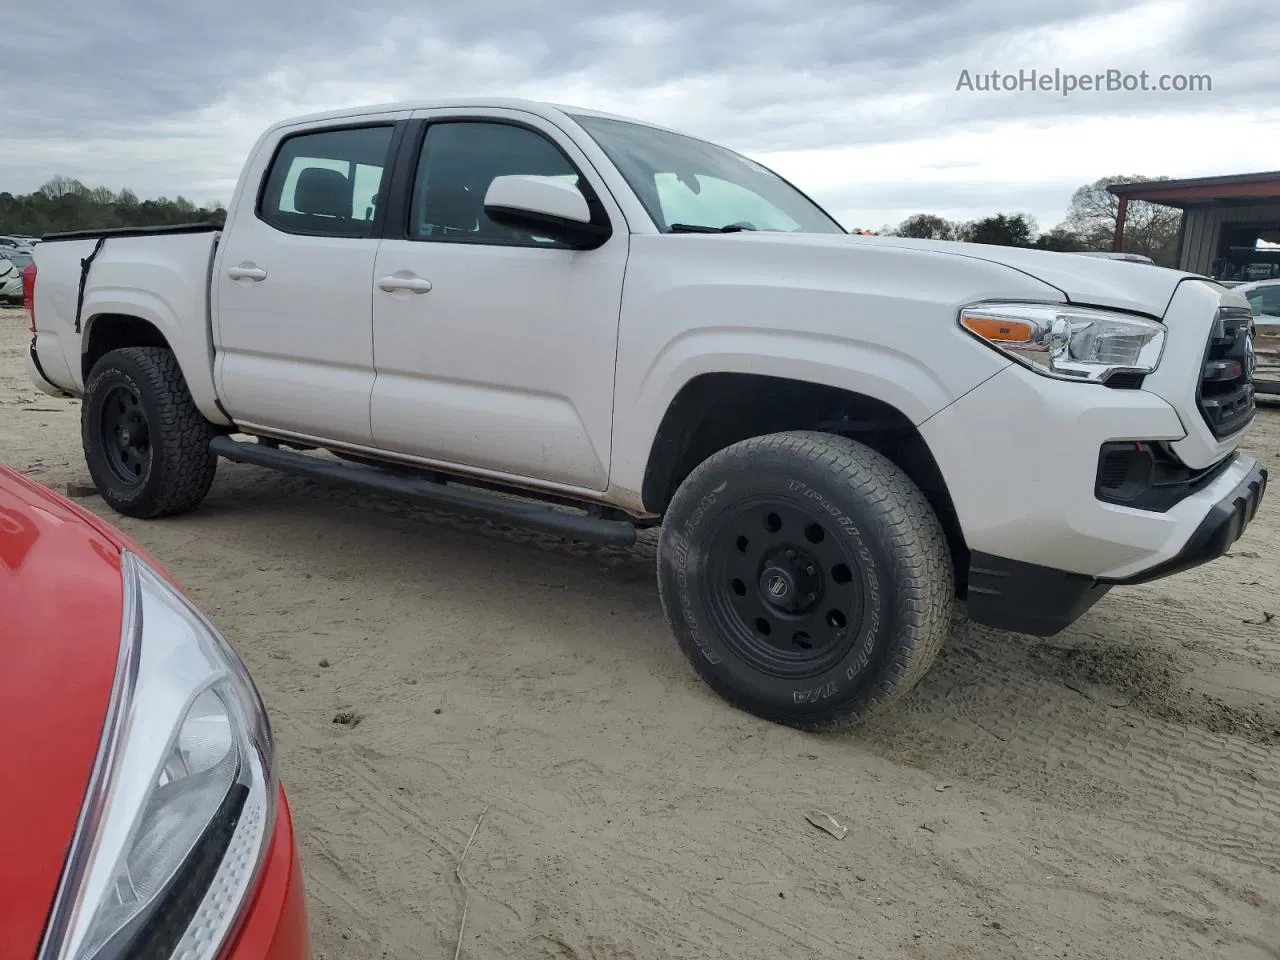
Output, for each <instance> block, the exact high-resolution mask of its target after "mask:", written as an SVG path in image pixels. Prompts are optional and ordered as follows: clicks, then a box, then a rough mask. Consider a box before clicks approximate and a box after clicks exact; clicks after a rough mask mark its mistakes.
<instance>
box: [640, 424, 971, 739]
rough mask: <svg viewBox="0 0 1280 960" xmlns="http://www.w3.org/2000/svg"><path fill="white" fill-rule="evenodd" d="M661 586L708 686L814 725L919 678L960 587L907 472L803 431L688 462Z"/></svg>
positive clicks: (741, 702) (761, 711) (848, 720)
mask: <svg viewBox="0 0 1280 960" xmlns="http://www.w3.org/2000/svg"><path fill="white" fill-rule="evenodd" d="M658 590H659V593H660V595H661V598H662V604H663V609H664V611H665V613H666V616H667V622H668V624H669V625H670V627H671V629H672V632H673V633H674V634H675V635H676V638H677V640H678V641H679V642H680V646H681V648H682V649H683V650H684V653H685V655H686V656H687V657H688V658H689V659H690V661H691V662H692V663H693V665H694V667H695V668H696V669H697V671H698V673H699V674H700V675H701V676H702V678H703V679H704V680H706V681H707V683H708V684H709V685H710V686H711V687H712V688H713V689H714V690H715V691H716V692H717V693H719V694H720V695H721V696H722V697H724V698H725V699H726V700H728V701H729V702H731V703H733V704H734V705H735V706H738V707H740V708H741V709H744V710H746V711H748V712H750V713H753V714H755V715H757V716H760V717H763V718H765V719H768V720H773V721H777V722H780V723H784V724H788V725H791V726H796V727H800V728H803V729H810V730H816V729H823V728H828V727H835V726H844V725H848V724H852V723H855V722H857V721H858V720H861V719H863V718H864V717H865V716H867V715H868V714H869V713H870V712H871V711H873V710H876V709H879V708H882V707H884V706H887V705H888V704H890V703H892V702H893V701H894V700H896V699H898V698H899V697H901V696H902V695H904V694H905V693H906V692H907V691H909V690H910V689H911V688H912V687H914V686H915V684H916V683H917V682H919V680H920V679H921V677H923V676H924V674H925V672H926V671H927V670H928V668H929V665H930V664H931V663H932V662H933V659H934V657H935V656H936V655H937V653H938V650H939V649H940V648H941V647H942V644H943V642H944V640H945V639H946V637H947V635H948V633H949V632H950V627H951V609H952V605H953V600H954V593H955V589H954V574H953V571H952V565H951V554H950V551H949V550H948V546H947V541H946V538H945V536H944V534H943V531H942V526H941V524H940V523H939V522H938V519H937V517H936V515H935V514H934V512H933V510H932V508H931V507H930V506H929V503H928V501H927V500H926V499H925V497H924V494H922V493H921V492H920V490H919V488H917V487H916V485H915V484H914V483H913V482H912V481H911V479H910V478H909V477H908V476H907V475H906V474H905V473H904V472H903V471H902V470H901V469H900V468H899V467H898V466H896V465H895V464H894V463H893V462H892V461H890V460H889V459H888V458H886V457H884V456H883V455H881V454H880V453H877V452H876V451H874V450H872V449H871V448H870V447H867V446H865V445H863V444H860V443H857V442H855V441H853V440H848V439H845V438H843V437H838V436H833V435H830V434H823V433H810V432H795V433H779V434H772V435H770V436H764V437H755V438H753V439H750V440H744V441H742V442H741V443H736V444H734V445H733V446H730V447H727V448H726V449H724V450H721V451H719V452H718V453H716V454H714V455H713V456H711V457H710V458H709V459H707V460H706V461H704V462H703V463H702V464H701V465H700V466H698V467H697V469H695V470H694V471H693V473H691V474H690V475H689V477H688V478H687V479H686V480H685V481H684V483H683V484H681V486H680V488H679V490H677V491H676V494H675V496H674V497H673V498H672V501H671V504H670V506H669V508H668V510H667V514H666V517H665V519H664V521H663V525H662V535H661V540H660V545H659V550H658Z"/></svg>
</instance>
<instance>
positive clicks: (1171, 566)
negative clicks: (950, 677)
mask: <svg viewBox="0 0 1280 960" xmlns="http://www.w3.org/2000/svg"><path fill="white" fill-rule="evenodd" d="M1233 460H1236V461H1243V466H1244V467H1246V470H1245V473H1244V476H1243V478H1242V479H1241V480H1239V482H1238V483H1236V484H1235V486H1234V487H1233V488H1232V489H1231V490H1230V492H1228V493H1227V494H1226V495H1225V496H1223V497H1222V498H1221V499H1219V500H1218V501H1217V502H1216V503H1214V504H1213V505H1212V506H1211V507H1210V508H1209V510H1208V512H1207V513H1206V514H1205V516H1204V519H1202V520H1201V521H1200V523H1199V525H1198V526H1197V527H1196V528H1195V531H1194V532H1193V533H1192V534H1191V536H1190V538H1189V539H1188V540H1187V542H1186V543H1185V544H1184V545H1183V547H1182V549H1181V550H1179V551H1178V552H1177V553H1176V554H1175V555H1174V556H1172V557H1170V558H1169V559H1167V560H1165V561H1163V562H1162V563H1158V564H1156V565H1155V566H1152V567H1149V568H1148V569H1146V570H1143V571H1140V572H1138V573H1134V574H1131V575H1129V576H1126V577H1121V578H1100V577H1091V576H1086V575H1083V574H1078V573H1069V572H1067V571H1064V570H1055V569H1053V568H1050V567H1044V566H1040V565H1037V564H1031V563H1024V562H1022V561H1018V560H1009V559H1006V558H1002V557H997V556H992V555H990V554H985V553H973V554H972V555H971V556H970V561H969V590H968V605H969V619H971V620H973V621H974V622H975V623H981V624H984V625H986V626H991V627H998V628H1000V629H1003V630H1014V631H1017V632H1019V633H1030V634H1034V635H1036V636H1052V635H1053V634H1055V633H1058V632H1059V631H1061V630H1063V629H1064V628H1066V627H1068V626H1070V625H1071V624H1072V623H1073V622H1075V620H1077V619H1078V618H1079V617H1080V616H1081V615H1082V614H1084V613H1085V612H1086V611H1087V610H1088V609H1089V608H1090V607H1092V606H1093V605H1094V604H1095V603H1097V602H1098V600H1100V599H1101V598H1102V597H1103V596H1105V595H1106V593H1107V591H1108V590H1110V589H1111V587H1113V586H1118V585H1128V584H1137V583H1149V582H1151V581H1152V580H1158V579H1161V578H1163V577H1168V576H1171V575H1173V574H1175V573H1181V572H1182V571H1184V570H1189V569H1191V568H1192V567H1197V566H1200V565H1201V564H1204V563H1208V562H1209V561H1211V560H1216V559H1217V558H1218V557H1221V556H1222V555H1223V554H1224V553H1226V552H1227V551H1228V550H1229V549H1230V548H1231V546H1232V544H1234V543H1235V542H1236V541H1237V540H1239V539H1240V536H1241V534H1243V533H1244V530H1245V528H1246V527H1247V526H1248V525H1249V523H1250V522H1251V521H1252V520H1253V518H1254V517H1255V516H1257V513H1258V506H1259V504H1261V502H1262V498H1263V496H1264V495H1265V494H1266V489H1267V470H1266V468H1265V467H1263V466H1261V465H1260V464H1259V463H1258V462H1257V461H1256V460H1253V459H1252V458H1250V457H1245V456H1244V455H1243V454H1235V455H1233ZM1239 465H1240V464H1237V463H1233V464H1232V465H1231V466H1232V467H1233V468H1234V467H1237V466H1239ZM1238 472H1239V471H1238V470H1235V469H1230V470H1228V471H1227V473H1228V474H1229V475H1230V476H1236V475H1237V474H1238Z"/></svg>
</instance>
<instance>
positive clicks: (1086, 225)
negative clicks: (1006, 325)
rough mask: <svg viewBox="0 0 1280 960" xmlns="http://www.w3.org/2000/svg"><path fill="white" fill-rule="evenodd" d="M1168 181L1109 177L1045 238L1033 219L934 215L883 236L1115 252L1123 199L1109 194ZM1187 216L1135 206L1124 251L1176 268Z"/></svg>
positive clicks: (1080, 196) (1075, 199)
mask: <svg viewBox="0 0 1280 960" xmlns="http://www.w3.org/2000/svg"><path fill="white" fill-rule="evenodd" d="M1167 179H1169V178H1168V177H1143V176H1128V177H1103V178H1101V179H1100V180H1096V181H1094V182H1093V183H1088V184H1085V185H1084V186H1082V187H1080V189H1078V190H1076V192H1075V193H1074V194H1073V195H1072V197H1071V204H1070V206H1069V207H1068V208H1067V215H1066V217H1065V218H1064V219H1063V221H1062V222H1061V223H1059V224H1058V225H1057V226H1055V227H1053V228H1052V229H1050V230H1046V231H1044V232H1041V231H1040V229H1039V227H1038V225H1037V224H1036V220H1035V217H1033V216H1031V215H1030V214H1027V213H997V214H994V215H993V216H989V217H983V218H981V219H978V220H970V221H955V220H948V219H946V218H945V217H940V216H937V215H936V214H932V213H917V214H913V215H912V216H910V217H907V219H905V220H903V221H902V222H901V223H900V224H898V225H897V226H896V227H884V228H882V229H881V230H879V231H877V232H878V233H880V234H881V235H883V236H894V237H917V238H919V239H924V240H961V241H966V242H969V243H992V244H997V245H999V246H1005V247H1032V248H1038V249H1041V250H1060V251H1066V252H1082V251H1091V250H1110V249H1111V243H1112V239H1113V237H1114V236H1115V230H1116V215H1117V212H1118V209H1119V199H1120V198H1119V197H1117V196H1116V195H1115V194H1113V193H1111V192H1110V191H1108V190H1107V187H1109V186H1111V185H1112V184H1114V183H1131V182H1135V181H1148V180H1167ZM1181 223H1182V213H1181V211H1179V210H1175V209H1173V208H1170V207H1161V206H1157V205H1156V204H1153V203H1142V202H1140V201H1131V202H1130V203H1129V207H1128V210H1127V212H1126V214H1125V228H1124V249H1125V251H1126V252H1128V253H1141V254H1144V255H1145V256H1148V257H1150V258H1151V259H1152V260H1154V261H1155V262H1156V263H1158V264H1160V265H1162V266H1170V267H1171V266H1174V259H1175V258H1176V257H1177V252H1178V229H1179V227H1180V226H1181Z"/></svg>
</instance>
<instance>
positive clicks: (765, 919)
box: [0, 311, 1280, 960]
mask: <svg viewBox="0 0 1280 960" xmlns="http://www.w3.org/2000/svg"><path fill="white" fill-rule="evenodd" d="M25 326H26V325H25V317H24V316H23V315H22V314H21V313H19V312H17V311H0V460H2V461H3V462H5V463H7V464H9V465H11V466H13V467H16V468H17V469H19V470H22V471H25V472H26V473H28V474H30V475H31V476H33V477H35V478H36V479H38V480H40V481H42V482H44V483H46V484H48V485H50V486H51V487H53V488H54V489H57V490H59V491H62V492H65V490H66V486H67V484H68V483H80V484H83V483H88V472H87V470H86V469H85V467H84V463H83V460H82V458H81V453H80V441H79V412H78V411H79V408H78V405H77V403H76V402H74V401H70V400H55V399H52V398H49V397H46V396H44V395H43V394H39V393H37V392H36V391H35V390H34V389H33V388H32V387H31V386H30V385H29V384H28V383H27V380H26V378H25V375H24V373H23V370H22V363H21V351H22V350H23V349H24V348H25V345H26V342H27V333H26V329H25ZM1248 446H1249V449H1250V450H1251V451H1252V452H1253V453H1254V454H1255V455H1256V456H1258V457H1260V458H1262V459H1263V460H1264V461H1265V462H1266V463H1268V464H1270V465H1272V466H1274V467H1280V409H1269V410H1266V411H1264V412H1263V413H1261V414H1260V416H1259V418H1258V420H1257V422H1256V424H1255V426H1254V428H1253V430H1252V435H1251V439H1250V441H1249V444H1248ZM81 502H83V503H84V505H85V506H87V507H88V508H89V509H91V510H93V511H95V512H98V513H100V514H102V515H103V516H105V517H107V518H108V519H110V520H112V521H113V522H114V523H116V524H118V525H119V526H120V527H122V528H123V529H124V530H125V531H127V532H128V533H129V534H130V535H131V536H133V537H135V538H136V539H137V540H138V541H139V542H140V543H142V544H143V545H144V546H145V547H146V548H147V549H148V550H150V551H151V552H152V553H153V554H154V555H155V557H156V558H157V559H159V560H160V561H161V562H162V563H164V564H165V565H166V566H168V567H169V568H170V569H171V570H172V571H173V573H174V574H175V575H176V576H177V577H178V578H179V579H180V580H181V581H182V582H183V584H184V585H185V586H186V587H187V589H188V591H189V593H190V595H191V596H192V598H193V599H194V600H195V601H196V602H197V603H198V604H199V605H200V606H201V607H202V608H203V609H204V610H205V611H206V612H207V613H208V614H209V615H210V616H211V617H212V618H213V619H214V620H215V621H216V622H217V623H218V624H219V625H220V627H221V628H222V629H223V631H224V632H225V633H226V634H227V635H228V637H230V638H231V639H232V641H233V642H234V643H235V644H236V646H237V647H238V648H239V650H240V651H241V653H242V655H243V656H244V658H245V660H246V661H247V662H248V664H249V666H250V668H251V669H252V671H253V673H254V675H255V677H256V679H257V682H258V685H259V687H260V688H261V690H262V693H263V696H264V697H265V699H266V701H267V704H268V707H269V709H270V711H271V715H272V721H273V725H274V729H275V731H276V736H277V740H278V742H279V749H280V755H281V768H282V773H283V776H284V778H285V782H286V785H287V788H288V790H289V795H290V798H291V800H292V803H293V806H294V814H295V818H296V823H297V828H298V831H299V835H300V837H301V843H302V856H303V865H304V870H305V874H306V882H307V885H308V890H309V897H310V909H311V917H312V925H313V931H314V934H313V935H314V943H315V948H316V955H317V956H318V957H323V958H329V960H339V958H343V960H345V958H352V960H360V958H383V957H390V958H406V960H407V958H420V957H423V958H435V957H439V958H445V960H447V958H451V957H453V955H454V949H455V942H456V940H457V937H458V929H459V923H460V920H461V917H462V913H463V904H464V897H466V895H467V894H466V891H465V890H464V888H463V887H462V885H460V884H459V882H458V880H457V878H456V877H455V875H454V867H455V865H456V864H457V862H458V859H459V856H460V854H461V853H462V851H463V848H464V846H465V845H466V843H467V839H468V837H469V836H470V835H471V833H472V830H473V828H474V827H475V824H476V822H477V818H478V817H480V815H481V813H482V811H485V810H487V811H488V812H487V814H486V815H485V816H484V819H483V822H482V823H481V825H480V828H479V830H478V831H477V832H476V836H475V841H474V844H473V845H472V846H471V847H470V850H469V852H468V854H467V858H466V863H465V868H464V876H465V878H466V883H467V885H468V887H469V889H470V899H469V906H468V908H467V915H466V924H465V931H464V935H463V938H462V951H461V956H462V957H465V958H470V960H479V958H486V960H489V958H521V960H525V958H528V960H539V958H548V960H551V958H555V960H641V958H645V960H648V958H690V960H712V958H732V960H756V958H760V960H782V958H786V960H790V958H833V960H837V958H838V960H853V958H858V957H864V958H866V960H896V958H938V960H943V958H946V960H950V958H962V957H975V958H1004V957H1043V958H1048V957H1079V958H1088V960H1104V958H1123V960H1140V958H1182V957H1186V958H1195V960H1202V958H1205V957H1214V958H1250V960H1253V958H1259V960H1260V958H1265V957H1271V958H1276V957H1280V907H1278V906H1277V905H1278V904H1280V550H1277V539H1278V538H1280V488H1277V491H1276V492H1274V493H1272V494H1271V497H1270V500H1269V501H1268V502H1266V503H1265V504H1264V506H1263V508H1262V510H1261V512H1260V514H1259V518H1258V520H1257V521H1256V522H1255V524H1254V525H1253V526H1252V527H1251V528H1250V529H1249V531H1248V533H1247V534H1246V536H1245V538H1244V539H1243V540H1241V541H1240V543H1238V544H1237V545H1236V547H1235V548H1234V549H1233V550H1232V552H1231V554H1230V556H1228V557H1226V558H1224V559H1222V560H1220V561H1218V562H1216V563H1214V564H1211V565H1209V566H1207V567H1202V568H1200V569H1198V570H1195V571H1191V572H1188V573H1185V574H1182V575H1181V576H1178V577H1176V578H1174V579H1170V580H1166V581H1163V582H1160V583H1157V584H1153V585H1148V586H1145V587H1136V588H1130V589H1126V590H1116V591H1113V592H1112V593H1111V594H1110V596H1108V597H1107V598H1105V599H1104V600H1103V601H1102V602H1101V603H1100V604H1099V605H1098V606H1097V607H1095V608H1094V610H1093V611H1091V612H1090V613H1089V614H1088V615H1087V616H1086V617H1085V618H1084V619H1083V620H1082V621H1081V622H1080V623H1078V624H1077V625H1076V626H1075V627H1073V628H1072V629H1071V630H1069V631H1067V632H1065V633H1063V634H1061V635H1059V636H1057V637H1054V638H1051V639H1048V640H1042V639H1034V638H1028V637H1023V636H1019V635H1013V634H1003V633H998V632H995V631H987V630H983V629H978V628H976V627H972V626H969V625H967V624H965V623H964V622H963V620H962V619H958V620H957V624H956V630H955V635H954V639H953V642H952V643H951V645H950V646H949V648H948V649H946V650H945V652H944V654H943V656H942V658H941V659H940V660H939V662H938V663H937V664H936V666H935V667H934V669H933V671H932V672H931V673H930V674H929V676H928V677H927V679H926V680H925V682H924V683H923V684H922V686H921V687H920V688H919V689H918V690H917V691H916V692H915V693H914V694H913V695H912V696H911V697H910V698H909V699H908V700H907V701H905V702H904V703H903V704H902V705H901V706H900V707H898V708H896V709H894V710H893V711H891V712H890V713H888V714H887V715H885V716H883V717H881V718H879V719H878V720H877V721H875V722H874V723H873V724H871V725H870V726H867V727H864V728H862V729H859V730H857V731H855V732H850V733H842V734H839V735H821V736H819V735H810V734H803V733H798V732H795V731H791V730H788V729H783V728H781V727H777V726H772V725H770V724H767V723H764V722H761V721H757V720H755V719H753V718H752V717H749V716H746V715H743V714H741V713H738V712H735V711H734V710H732V709H730V708H729V707H727V706H726V705H725V704H724V703H722V702H721V701H720V700H719V699H717V698H716V697H715V696H714V695H713V694H712V693H711V692H710V691H709V690H708V689H707V688H705V687H704V686H703V685H702V684H700V683H699V682H698V681H697V680H696V679H695V676H694V674H693V671H692V669H691V668H690V667H689V666H688V665H687V664H686V662H685V661H684V659H683V658H682V656H681V655H680V653H679V651H678V650H677V648H676V645H675V643H674V641H673V640H671V639H670V638H669V636H668V634H667V631H666V629H665V627H664V625H663V620H662V615H661V612H660V611H659V608H658V601H657V598H656V593H655V584H654V570H653V567H654V558H653V547H652V544H641V545H640V546H638V547H636V548H634V549H629V550H617V549H612V550H610V549H598V548H591V547H583V546H578V545H570V544H565V543H562V542H560V541H557V540H554V539H551V538H544V537H540V536H536V535H533V536H531V535H528V534H524V533H520V532H513V531H510V530H507V529H504V528H502V527H498V526H493V525H489V524H484V523H476V522H472V521H468V520H463V519H459V518H456V517H452V516H449V515H443V514H437V513H433V512H431V511H427V510H423V509H420V508H416V507H408V506H405V505H402V504H400V503H396V502H393V501H390V500H382V499H377V498H374V497H369V496H365V495H361V494H357V493H352V492H349V491H346V490H343V489H337V488H331V487H325V486H321V485H315V484H312V483H309V482H306V481H302V480H299V479H295V478H290V477H285V476H280V475H276V474H273V473H270V472H268V471H265V470H261V469H257V468H253V467H247V466H240V465H235V464H228V463H223V464H222V466H221V467H220V469H219V473H218V479H217V481H216V483H215V486H214V489H213V492H212V494H211V496H210V497H209V499H208V501H207V502H206V503H205V505H204V506H203V507H202V508H201V509H200V510H199V511H197V512H196V513H194V514H191V515H189V516H186V517H181V518H177V519H170V520H164V521H156V522H149V523H148V522H137V521H131V520H127V519H124V518H121V517H118V516H116V515H114V514H112V513H111V511H110V510H108V509H107V507H106V506H105V505H104V504H103V502H102V501H101V499H99V498H97V497H96V496H90V497H86V498H84V499H83V500H82V501H81ZM1273 615H1274V617H1273ZM340 714H342V715H343V717H344V719H348V720H349V721H350V720H351V719H355V720H356V721H358V722H355V723H354V724H351V723H348V724H346V725H344V724H341V723H337V722H335V717H337V716H339V715H340ZM811 810H822V811H827V812H829V813H830V814H832V815H833V816H835V817H836V818H837V819H838V820H840V821H841V822H842V823H845V824H847V825H848V827H849V832H848V835H847V836H846V837H845V838H844V839H843V840H837V839H834V838H833V837H831V836H829V835H827V834H826V833H823V832H820V831H819V830H816V829H815V828H814V827H812V826H811V825H810V824H809V823H807V822H806V820H805V814H806V813H807V812H809V811H811Z"/></svg>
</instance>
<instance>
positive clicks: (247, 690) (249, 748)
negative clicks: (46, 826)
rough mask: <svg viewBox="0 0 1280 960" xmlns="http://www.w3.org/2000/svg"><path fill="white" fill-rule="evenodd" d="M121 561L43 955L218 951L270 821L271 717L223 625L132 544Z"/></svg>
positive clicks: (106, 958)
mask: <svg viewBox="0 0 1280 960" xmlns="http://www.w3.org/2000/svg"><path fill="white" fill-rule="evenodd" d="M121 567H122V570H123V577H124V625H123V632H122V637H121V645H120V660H119V664H118V666H117V670H116V678H115V684H114V686H113V689H112V694H111V703H110V706H109V708H108V713H107V721H106V725H105V727H104V730H103V735H102V742H101V746H100V747H99V750H98V758H97V760H96V762H95V764H94V769H93V772H92V774H91V776H90V781H89V789H88V792H87V794H86V796H85V804H84V807H83V809H82V810H81V813H80V822H79V823H78V824H77V827H76V835H75V838H74V840H73V841H72V845H71V851H70V853H69V855H68V857H67V864H66V866H65V867H64V869H63V875H62V879H61V882H60V883H59V886H58V894H57V898H56V899H55V901H54V907H53V912H52V914H51V915H50V918H49V924H48V929H47V932H46V935H45V941H44V944H43V945H42V948H41V952H40V960H55V958H56V960H90V958H95V960H116V958H125V957H170V956H182V957H190V958H192V960H206V958H208V960H211V958H213V957H215V956H216V955H217V953H218V951H219V950H220V948H221V947H222V944H223V942H224V940H225V939H226V937H227V934H228V933H229V932H230V931H231V929H232V927H233V925H234V924H235V922H236V920H237V919H238V917H239V914H240V910H241V907H242V906H243V904H244V902H245V897H246V894H247V892H248V890H249V888H250V885H251V883H252V882H253V880H254V879H255V877H256V875H257V873H258V870H259V869H260V867H261V863H262V859H263V853H264V851H265V849H266V845H267V844H266V841H267V839H268V835H269V830H270V826H271V824H272V823H273V822H274V815H275V787H276V785H275V778H274V773H273V771H274V763H273V746H272V742H271V731H270V727H269V726H268V723H267V718H266V712H265V711H264V710H263V707H262V701H261V700H260V699H259V697H258V693H257V691H256V689H255V688H254V686H253V682H252V681H251V680H250V679H249V675H248V673H247V671H246V670H245V668H244V664H243V663H242V662H241V661H240V658H239V657H238V656H237V655H236V653H235V651H234V650H232V649H231V647H230V646H229V645H228V644H227V642H226V641H225V640H224V639H223V638H222V636H221V635H220V634H219V633H218V632H217V630H215V629H214V627H213V626H212V625H211V624H210V623H209V622H208V621H207V620H206V619H205V618H204V617H203V616H202V615H201V614H200V613H199V611H197V610H196V609H195V607H193V606H192V605H191V604H190V603H189V602H188V601H187V600H186V599H185V598H184V597H183V596H182V595H181V594H179V593H178V592H177V591H176V590H174V589H173V587H171V586H170V585H169V584H168V582H166V581H165V580H164V579H163V578H162V577H161V576H160V575H159V574H157V573H156V572H155V571H153V570H151V569H150V568H149V567H148V566H147V565H146V564H145V563H144V562H143V561H142V560H140V559H139V558H138V557H136V556H134V555H133V554H131V553H127V552H126V553H124V554H122V556H121Z"/></svg>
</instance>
